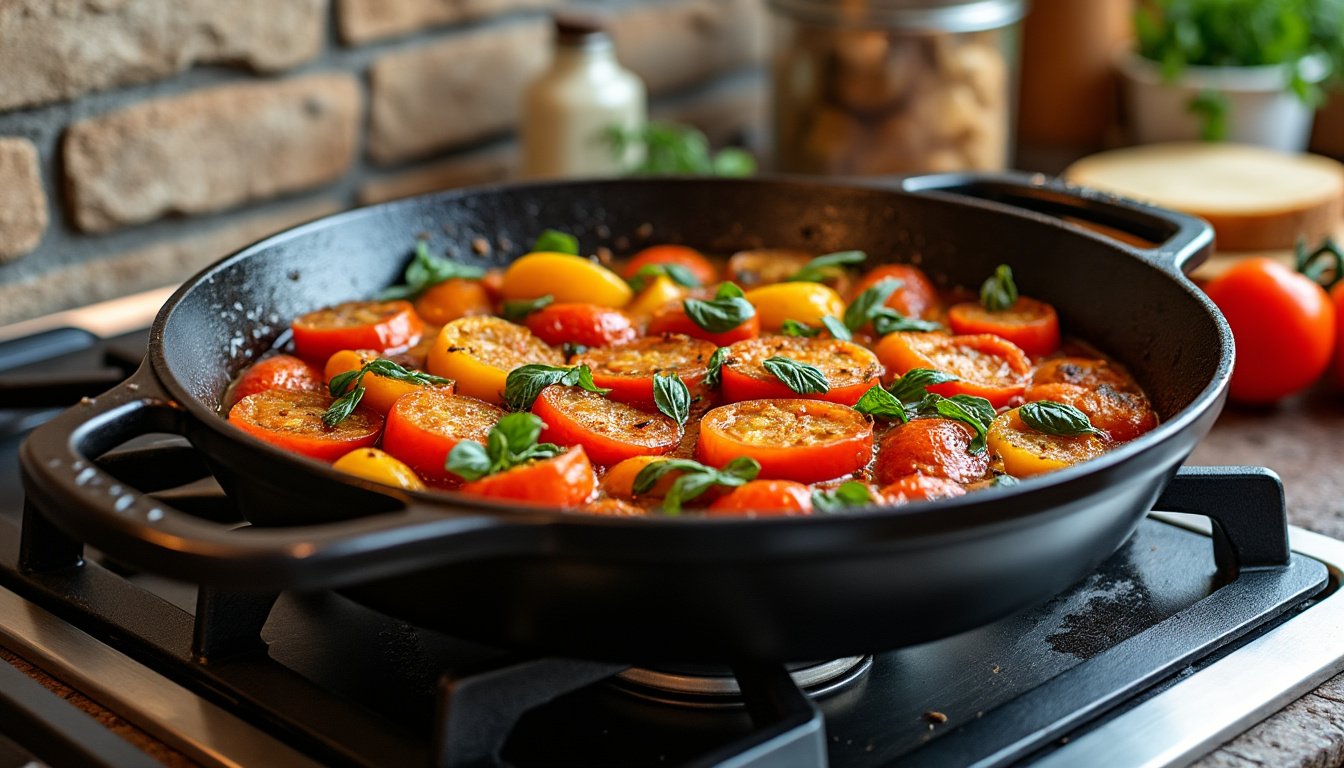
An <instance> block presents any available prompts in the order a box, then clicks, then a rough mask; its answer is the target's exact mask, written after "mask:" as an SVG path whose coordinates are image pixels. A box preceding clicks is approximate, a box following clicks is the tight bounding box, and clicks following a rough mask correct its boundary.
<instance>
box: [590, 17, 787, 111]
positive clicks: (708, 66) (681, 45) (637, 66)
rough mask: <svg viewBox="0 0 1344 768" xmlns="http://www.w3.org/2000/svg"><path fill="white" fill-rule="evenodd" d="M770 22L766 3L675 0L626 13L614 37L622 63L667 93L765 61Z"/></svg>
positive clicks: (614, 25)
mask: <svg viewBox="0 0 1344 768" xmlns="http://www.w3.org/2000/svg"><path fill="white" fill-rule="evenodd" d="M766 21H767V20H766V17H765V11H764V5H763V3H762V0H675V1H674V2H670V3H669V2H665V3H657V4H651V5H641V6H631V7H630V8H629V9H622V10H621V11H620V12H619V13H617V14H615V15H614V16H613V17H612V18H611V35H612V38H613V39H615V41H616V55H617V57H618V58H619V59H620V60H621V63H622V64H624V65H625V66H627V67H629V68H630V69H631V70H633V71H634V72H635V73H636V74H638V75H639V76H640V77H642V78H643V79H644V83H645V84H646V85H647V86H648V88H649V92H650V93H662V92H666V91H671V90H676V89H678V88H684V87H686V86H688V85H693V84H695V83H699V82H704V81H706V80H708V79H710V78H712V77H713V76H714V75H716V74H718V73H721V72H727V71H729V70H732V69H737V68H739V67H743V66H746V65H750V64H757V63H759V62H761V61H762V60H763V59H764V56H765V31H766V27H767V25H766Z"/></svg>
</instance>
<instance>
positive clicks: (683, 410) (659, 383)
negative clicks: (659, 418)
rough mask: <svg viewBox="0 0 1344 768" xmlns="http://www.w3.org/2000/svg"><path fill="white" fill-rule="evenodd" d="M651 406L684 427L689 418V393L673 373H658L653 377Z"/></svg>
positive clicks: (679, 378) (678, 377)
mask: <svg viewBox="0 0 1344 768" xmlns="http://www.w3.org/2000/svg"><path fill="white" fill-rule="evenodd" d="M653 404H654V405H656V406H658V410H659V411H661V412H662V413H663V415H664V416H667V417H668V418H669V419H672V420H673V421H675V422H677V423H678V424H680V425H682V426H686V420H687V419H688V418H690V416H691V391H690V390H689V389H687V388H686V384H685V383H683V382H682V380H681V377H680V376H677V374H675V373H670V372H669V373H660V374H658V375H656V376H654V377H653Z"/></svg>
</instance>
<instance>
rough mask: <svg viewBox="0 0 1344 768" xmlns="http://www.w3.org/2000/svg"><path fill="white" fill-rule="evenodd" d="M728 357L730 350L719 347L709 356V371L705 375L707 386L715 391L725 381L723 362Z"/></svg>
mask: <svg viewBox="0 0 1344 768" xmlns="http://www.w3.org/2000/svg"><path fill="white" fill-rule="evenodd" d="M726 357H728V348H727V347H719V348H718V349H716V350H714V354H712V355H710V356H709V371H708V372H707V373H705V386H706V387H708V388H710V389H713V388H715V387H717V386H719V382H720V381H721V380H722V379H723V361H724V358H726Z"/></svg>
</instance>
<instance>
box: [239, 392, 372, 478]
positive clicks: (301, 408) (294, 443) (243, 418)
mask: <svg viewBox="0 0 1344 768" xmlns="http://www.w3.org/2000/svg"><path fill="white" fill-rule="evenodd" d="M331 403H332V398H331V397H329V396H327V395H325V394H322V393H321V392H299V391H295V390H289V389H268V390H265V391H264V392H258V393H256V394H255V395H248V396H247V397H245V398H243V399H242V400H239V401H238V404H237V405H235V406H233V408H231V409H229V423H230V424H232V425H234V426H235V427H238V428H239V429H241V430H243V431H244V432H246V433H248V434H249V435H252V436H253V437H256V438H259V439H261V440H265V441H266V442H268V443H270V444H271V445H274V446H277V447H280V448H283V449H285V450H287V451H293V452H294V453H299V454H302V455H304V456H308V457H311V458H314V459H320V460H322V461H335V460H337V459H339V458H341V457H342V456H344V455H345V454H347V453H349V452H351V451H353V450H355V449H356V448H367V447H369V446H371V445H373V444H374V443H376V442H378V433H379V432H381V431H382V429H383V417H382V416H379V415H378V414H376V413H374V412H372V411H369V410H367V409H364V408H357V409H355V411H354V413H352V414H350V416H349V417H347V418H346V419H345V420H344V421H342V422H341V423H340V424H337V425H336V426H335V427H331V428H328V427H327V425H326V424H323V423H322V414H323V413H326V410H327V409H328V408H330V407H331Z"/></svg>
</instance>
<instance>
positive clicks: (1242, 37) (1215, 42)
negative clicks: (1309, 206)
mask: <svg viewBox="0 0 1344 768" xmlns="http://www.w3.org/2000/svg"><path fill="white" fill-rule="evenodd" d="M1134 21H1135V31H1136V33H1137V47H1136V49H1135V50H1133V51H1131V52H1128V54H1127V55H1126V56H1124V57H1122V59H1121V66H1120V70H1121V73H1122V75H1123V77H1124V79H1125V81H1126V89H1125V92H1126V101H1125V106H1126V109H1127V111H1128V114H1129V121H1130V124H1131V126H1132V128H1133V133H1134V138H1135V139H1137V140H1138V141H1140V142H1144V143H1147V142H1156V141H1176V140H1188V139H1196V138H1203V139H1206V140H1215V141H1216V140H1223V139H1226V140H1231V141H1237V142H1244V143H1250V144H1260V145H1263V146H1269V147H1274V148H1276V149H1281V150H1285V151H1301V150H1303V149H1305V148H1306V145H1307V139H1308V137H1309V135H1310V131H1311V119H1312V114H1313V113H1314V111H1315V109H1316V106H1317V105H1318V104H1319V103H1320V101H1321V98H1322V88H1321V84H1322V83H1323V82H1325V81H1326V79H1327V78H1328V77H1330V75H1331V73H1332V71H1335V70H1339V69H1340V68H1339V67H1338V66H1336V65H1337V64H1341V63H1344V0H1140V4H1139V7H1138V9H1137V10H1136V12H1135V19H1134ZM1341 71H1344V70H1341Z"/></svg>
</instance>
